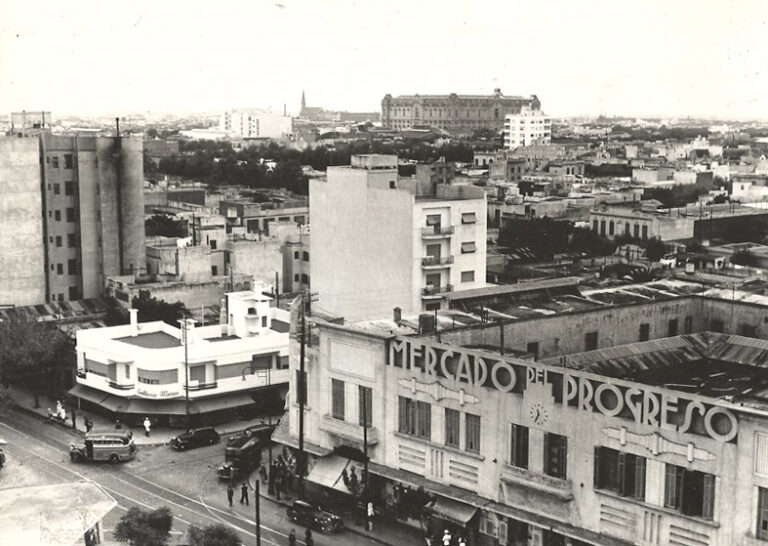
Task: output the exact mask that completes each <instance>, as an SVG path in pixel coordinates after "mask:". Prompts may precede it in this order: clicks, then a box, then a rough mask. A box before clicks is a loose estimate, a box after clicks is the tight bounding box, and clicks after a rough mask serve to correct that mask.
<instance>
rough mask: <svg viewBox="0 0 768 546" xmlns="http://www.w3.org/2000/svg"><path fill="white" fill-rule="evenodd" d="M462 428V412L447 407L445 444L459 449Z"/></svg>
mask: <svg viewBox="0 0 768 546" xmlns="http://www.w3.org/2000/svg"><path fill="white" fill-rule="evenodd" d="M460 428H461V412H459V411H458V410H455V409H451V408H445V445H447V446H451V447H455V448H457V449H458V447H459V434H460Z"/></svg>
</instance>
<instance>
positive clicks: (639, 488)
mask: <svg viewBox="0 0 768 546" xmlns="http://www.w3.org/2000/svg"><path fill="white" fill-rule="evenodd" d="M634 497H635V498H636V499H639V500H644V499H645V457H640V456H639V455H638V456H637V457H635V491H634Z"/></svg>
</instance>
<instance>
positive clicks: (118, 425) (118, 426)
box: [115, 419, 123, 430]
mask: <svg viewBox="0 0 768 546" xmlns="http://www.w3.org/2000/svg"><path fill="white" fill-rule="evenodd" d="M115 430H123V424H122V423H121V422H120V419H115Z"/></svg>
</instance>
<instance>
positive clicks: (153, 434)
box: [0, 385, 267, 446]
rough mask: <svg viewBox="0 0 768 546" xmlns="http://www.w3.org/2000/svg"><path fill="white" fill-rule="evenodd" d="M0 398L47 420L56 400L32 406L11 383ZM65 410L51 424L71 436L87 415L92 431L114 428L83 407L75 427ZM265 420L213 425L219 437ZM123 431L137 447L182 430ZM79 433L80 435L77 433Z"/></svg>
mask: <svg viewBox="0 0 768 546" xmlns="http://www.w3.org/2000/svg"><path fill="white" fill-rule="evenodd" d="M0 398H7V399H8V400H9V401H10V402H11V403H12V404H14V405H15V406H16V407H18V408H19V409H21V410H22V411H25V412H27V413H30V414H33V415H35V416H37V417H40V418H42V419H46V420H47V419H48V410H49V409H51V410H54V409H55V408H56V401H55V400H49V399H48V397H47V396H45V395H41V396H40V407H39V408H35V407H34V406H35V403H34V402H35V398H34V396H33V395H32V394H31V393H30V392H29V391H27V390H26V389H23V388H21V387H19V386H17V385H10V386H9V388H8V389H5V388H3V387H0ZM66 409H67V422H66V424H63V423H62V424H59V423H54V422H52V423H51V426H56V427H60V428H62V429H66V430H69V431H70V432H71V433H72V435H78V436H79V435H83V434H85V418H86V417H87V418H89V419H90V420H91V421H93V430H105V429H109V430H113V429H114V428H115V423H114V421H111V420H110V419H107V418H106V417H104V416H103V415H99V414H97V413H93V412H91V411H86V410H76V411H77V418H76V419H75V422H76V425H77V428H73V427H72V412H71V411H70V409H69V407H67V408H66ZM266 422H267V421H266V419H261V418H259V419H254V420H252V421H234V422H232V423H224V424H221V425H216V426H215V427H214V428H215V429H216V431H217V432H218V433H219V434H220V435H221V436H226V435H230V434H234V433H236V432H240V431H242V430H245V429H246V428H248V427H250V426H253V425H260V424H264V423H266ZM122 427H123V430H130V431H131V432H133V441H134V443H135V444H136V445H137V446H162V445H166V444H168V443H169V442H170V441H171V438H173V437H174V436H177V435H178V434H180V433H181V432H183V430H182V429H179V428H169V427H152V428H151V431H150V435H149V437H147V435H146V433H145V431H144V428H143V427H129V426H128V425H127V424H125V423H123V425H122ZM78 433H79V434H78Z"/></svg>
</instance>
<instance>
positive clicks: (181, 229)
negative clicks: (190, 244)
mask: <svg viewBox="0 0 768 546" xmlns="http://www.w3.org/2000/svg"><path fill="white" fill-rule="evenodd" d="M144 232H145V233H146V235H147V236H148V237H152V236H156V235H162V236H163V237H187V223H186V222H184V221H179V220H174V219H173V217H172V216H169V215H167V214H153V215H152V216H150V217H149V218H147V219H146V220H145V221H144Z"/></svg>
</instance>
